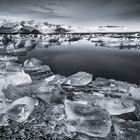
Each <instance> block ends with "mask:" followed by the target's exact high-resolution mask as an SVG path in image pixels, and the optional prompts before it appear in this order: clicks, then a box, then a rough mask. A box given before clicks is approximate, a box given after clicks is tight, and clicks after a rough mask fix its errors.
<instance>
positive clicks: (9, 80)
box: [0, 70, 32, 90]
mask: <svg viewBox="0 0 140 140" xmlns="http://www.w3.org/2000/svg"><path fill="white" fill-rule="evenodd" d="M31 82H32V80H31V77H30V76H29V75H28V74H26V73H25V72H24V71H23V70H22V71H19V72H10V73H8V74H7V75H3V76H2V77H0V90H2V89H5V88H6V87H7V86H8V85H10V84H11V85H15V86H16V85H26V84H30V83H31Z"/></svg>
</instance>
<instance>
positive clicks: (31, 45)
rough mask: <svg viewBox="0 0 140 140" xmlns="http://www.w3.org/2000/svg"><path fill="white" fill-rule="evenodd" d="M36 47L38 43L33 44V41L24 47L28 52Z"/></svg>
mask: <svg viewBox="0 0 140 140" xmlns="http://www.w3.org/2000/svg"><path fill="white" fill-rule="evenodd" d="M35 46H36V43H35V42H33V41H32V40H27V41H26V42H25V45H24V47H25V48H26V49H28V50H30V49H33V48H35Z"/></svg>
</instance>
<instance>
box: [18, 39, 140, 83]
mask: <svg viewBox="0 0 140 140" xmlns="http://www.w3.org/2000/svg"><path fill="white" fill-rule="evenodd" d="M44 44H45V43H44ZM32 57H34V58H38V59H39V60H41V61H43V63H44V64H46V65H49V66H50V68H51V69H52V71H53V72H54V73H55V74H61V75H65V76H69V75H72V74H74V73H76V72H78V71H86V72H88V73H91V74H93V78H97V77H104V78H108V79H110V78H111V79H116V80H120V81H127V82H130V83H136V84H139V81H140V74H139V72H140V63H139V61H140V51H139V50H135V49H118V48H107V47H101V46H95V45H94V44H93V43H92V42H90V41H87V40H81V41H77V42H71V43H67V44H61V45H55V44H53V45H50V46H49V45H46V46H45V45H43V46H42V45H41V44H38V45H37V46H36V48H35V49H33V50H31V51H29V52H28V53H27V54H26V55H25V56H19V60H20V62H22V63H23V62H24V61H25V60H26V59H29V58H32Z"/></svg>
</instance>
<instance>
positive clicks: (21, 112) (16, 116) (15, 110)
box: [8, 96, 37, 122]
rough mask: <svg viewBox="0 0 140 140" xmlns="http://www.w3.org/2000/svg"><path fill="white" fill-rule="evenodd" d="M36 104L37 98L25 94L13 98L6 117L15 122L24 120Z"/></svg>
mask: <svg viewBox="0 0 140 140" xmlns="http://www.w3.org/2000/svg"><path fill="white" fill-rule="evenodd" d="M35 105H37V100H36V99H33V98H31V97H28V96H25V97H23V98H19V99H17V100H15V101H14V102H13V103H12V104H11V107H10V109H9V110H8V117H9V118H10V119H12V120H14V121H16V122H24V121H26V119H27V118H28V117H29V115H30V114H31V113H32V111H33V110H34V107H35Z"/></svg>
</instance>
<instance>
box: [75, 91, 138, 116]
mask: <svg viewBox="0 0 140 140" xmlns="http://www.w3.org/2000/svg"><path fill="white" fill-rule="evenodd" d="M74 100H77V101H78V102H84V103H85V104H90V105H93V106H100V107H101V108H103V109H106V110H107V111H108V112H109V114H110V115H120V114H123V113H128V112H134V111H135V109H136V108H135V105H134V102H133V101H132V100H129V99H125V98H124V99H122V98H111V97H102V96H97V95H92V94H85V93H80V94H76V95H75V97H74Z"/></svg>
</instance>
